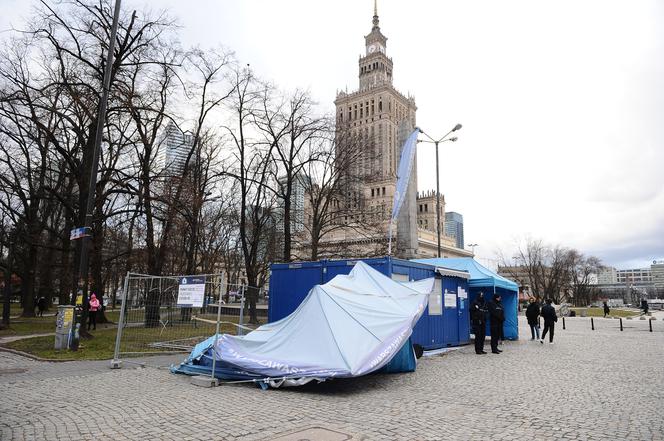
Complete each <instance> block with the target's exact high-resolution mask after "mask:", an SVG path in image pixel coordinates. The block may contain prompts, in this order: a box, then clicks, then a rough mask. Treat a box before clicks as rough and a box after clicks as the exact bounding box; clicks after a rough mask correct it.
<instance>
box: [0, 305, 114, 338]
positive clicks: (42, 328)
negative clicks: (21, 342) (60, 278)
mask: <svg viewBox="0 0 664 441" xmlns="http://www.w3.org/2000/svg"><path fill="white" fill-rule="evenodd" d="M52 311H53V310H51V311H49V312H50V313H52ZM119 314H120V313H119V312H116V311H108V312H107V313H106V318H108V319H109V320H110V321H112V322H115V321H117V319H118V316H119ZM98 326H104V327H108V326H111V325H98ZM47 332H55V316H45V317H30V318H22V317H19V318H14V319H10V321H9V328H8V329H0V337H8V336H12V335H29V334H46V333H47Z"/></svg>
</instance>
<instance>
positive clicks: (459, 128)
mask: <svg viewBox="0 0 664 441" xmlns="http://www.w3.org/2000/svg"><path fill="white" fill-rule="evenodd" d="M461 127H463V126H462V125H461V124H457V125H456V126H454V128H453V129H452V131H453V132H456V131H457V130H461Z"/></svg>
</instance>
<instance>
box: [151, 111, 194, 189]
mask: <svg viewBox="0 0 664 441" xmlns="http://www.w3.org/2000/svg"><path fill="white" fill-rule="evenodd" d="M193 144H194V140H193V137H192V136H191V133H188V132H182V131H181V130H180V129H179V128H178V126H177V125H175V124H174V123H173V121H171V122H169V123H168V125H167V126H166V129H165V130H164V138H163V141H162V143H161V145H160V146H159V151H158V153H157V158H156V159H157V161H156V162H157V167H158V169H159V171H160V172H162V173H164V174H166V175H171V176H172V175H177V174H181V173H182V171H183V170H184V164H185V162H186V161H187V156H188V155H189V152H190V151H191V148H192V146H193Z"/></svg>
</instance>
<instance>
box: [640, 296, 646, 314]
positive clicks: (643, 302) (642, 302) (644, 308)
mask: <svg viewBox="0 0 664 441" xmlns="http://www.w3.org/2000/svg"><path fill="white" fill-rule="evenodd" d="M641 309H643V313H644V314H648V301H647V300H646V299H643V300H641Z"/></svg>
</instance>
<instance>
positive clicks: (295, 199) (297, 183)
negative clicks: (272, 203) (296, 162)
mask: <svg viewBox="0 0 664 441" xmlns="http://www.w3.org/2000/svg"><path fill="white" fill-rule="evenodd" d="M286 180H287V177H285V176H284V177H281V178H278V179H277V181H278V183H279V185H280V186H281V187H282V188H284V187H285V186H286ZM304 193H305V188H304V184H303V182H302V180H301V179H299V178H297V177H296V178H295V179H293V183H292V188H291V197H290V201H291V206H290V231H291V234H300V233H302V232H303V231H304V196H305V194H304ZM275 222H276V231H277V233H283V232H284V200H283V199H281V198H280V199H279V200H278V201H277V210H276V213H275Z"/></svg>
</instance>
